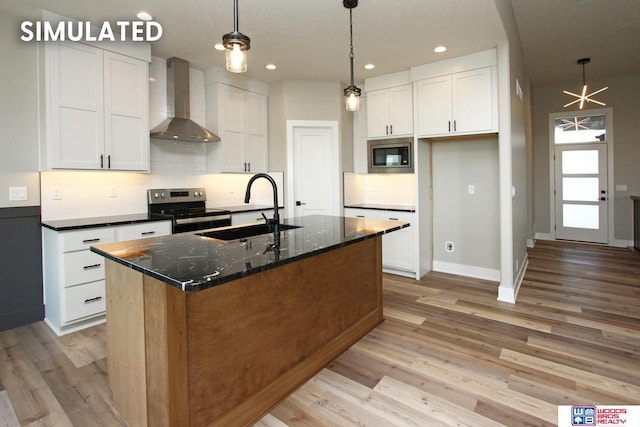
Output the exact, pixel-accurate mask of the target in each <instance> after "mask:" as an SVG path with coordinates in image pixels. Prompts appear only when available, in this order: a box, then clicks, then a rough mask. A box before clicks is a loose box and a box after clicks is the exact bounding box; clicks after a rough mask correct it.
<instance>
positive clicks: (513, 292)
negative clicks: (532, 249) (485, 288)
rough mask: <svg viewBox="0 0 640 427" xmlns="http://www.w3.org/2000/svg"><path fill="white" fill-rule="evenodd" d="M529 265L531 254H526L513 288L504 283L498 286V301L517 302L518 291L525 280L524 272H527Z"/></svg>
mask: <svg viewBox="0 0 640 427" xmlns="http://www.w3.org/2000/svg"><path fill="white" fill-rule="evenodd" d="M528 266H529V255H528V254H525V256H524V262H523V263H522V266H521V267H520V270H519V271H518V275H517V276H516V280H515V283H514V285H513V288H509V287H506V286H503V285H502V284H501V285H500V286H498V301H502V302H509V303H511V304H515V303H516V298H517V297H518V292H519V291H520V285H522V281H523V280H524V274H525V273H526V272H527V267H528Z"/></svg>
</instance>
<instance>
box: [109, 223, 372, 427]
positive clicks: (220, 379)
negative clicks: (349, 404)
mask: <svg viewBox="0 0 640 427" xmlns="http://www.w3.org/2000/svg"><path fill="white" fill-rule="evenodd" d="M381 242H382V237H381V236H380V235H378V236H375V237H373V238H370V239H366V240H362V241H359V242H356V243H353V244H349V245H346V246H343V247H339V248H337V249H335V250H331V251H328V252H323V253H321V254H319V255H315V256H310V257H307V258H303V259H301V260H299V261H295V262H291V263H289V264H285V265H281V266H279V267H276V268H273V269H270V270H267V271H264V272H260V273H256V274H253V275H250V276H246V277H243V278H240V279H238V280H235V281H231V282H227V283H224V284H221V285H218V286H214V287H211V288H208V289H204V290H202V291H198V292H183V291H181V290H180V289H178V288H175V287H173V286H170V285H168V284H166V283H164V282H161V281H160V280H158V279H155V278H153V277H151V276H147V275H144V274H143V273H141V272H139V271H136V270H133V269H131V268H129V267H126V266H124V265H122V264H119V263H117V262H115V261H112V260H107V271H106V280H107V284H106V296H107V339H108V341H107V345H108V370H109V371H108V374H109V385H110V387H111V390H112V392H113V410H114V412H116V413H117V414H118V416H119V417H120V418H121V419H122V420H123V421H124V422H125V423H126V424H127V425H128V426H130V427H138V426H154V427H156V426H218V425H220V426H244V425H251V424H252V423H255V422H257V421H258V420H260V418H261V417H263V416H264V415H265V414H266V413H268V412H269V410H270V409H271V408H273V407H274V406H275V405H277V404H278V403H279V402H280V401H282V400H283V399H284V398H286V397H287V396H288V395H289V394H291V393H292V392H293V391H295V390H296V389H297V388H298V387H300V386H301V385H302V384H304V383H305V382H306V381H307V380H309V379H310V378H311V377H313V375H315V374H316V373H317V372H319V371H320V370H321V369H322V368H323V367H325V366H326V365H327V364H328V363H329V362H331V360H333V359H334V358H335V357H337V356H338V355H340V354H341V353H342V352H343V351H345V350H346V349H347V348H349V347H350V346H351V345H352V344H353V343H355V342H356V341H357V340H358V339H360V338H361V337H362V336H364V335H365V334H366V333H367V332H369V331H370V330H371V329H373V328H374V327H375V326H376V325H378V324H379V323H380V322H381V321H382V320H383V316H382V249H381V248H382V246H381Z"/></svg>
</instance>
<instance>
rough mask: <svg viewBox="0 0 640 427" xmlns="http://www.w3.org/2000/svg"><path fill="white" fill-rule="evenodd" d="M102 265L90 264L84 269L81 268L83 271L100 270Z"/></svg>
mask: <svg viewBox="0 0 640 427" xmlns="http://www.w3.org/2000/svg"><path fill="white" fill-rule="evenodd" d="M101 265H102V264H91V265H85V266H84V267H82V269H83V270H91V269H93V268H100V266H101Z"/></svg>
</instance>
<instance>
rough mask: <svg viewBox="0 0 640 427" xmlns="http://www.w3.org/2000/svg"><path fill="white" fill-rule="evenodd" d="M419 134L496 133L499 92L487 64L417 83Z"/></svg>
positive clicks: (423, 135)
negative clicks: (483, 66)
mask: <svg viewBox="0 0 640 427" xmlns="http://www.w3.org/2000/svg"><path fill="white" fill-rule="evenodd" d="M416 85H417V93H418V95H417V96H418V100H417V105H418V107H417V108H418V136H419V137H433V136H449V135H469V134H479V133H490V132H497V129H498V120H497V117H498V115H497V93H496V92H497V91H496V89H495V82H494V76H493V75H492V68H491V67H485V68H479V69H475V70H470V71H464V72H460V73H454V74H448V75H443V76H438V77H433V78H429V79H425V80H420V81H417V82H416Z"/></svg>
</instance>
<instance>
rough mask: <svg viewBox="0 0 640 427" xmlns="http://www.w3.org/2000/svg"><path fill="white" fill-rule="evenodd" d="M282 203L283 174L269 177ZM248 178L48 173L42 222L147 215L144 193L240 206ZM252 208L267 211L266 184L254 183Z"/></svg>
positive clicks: (44, 181)
mask: <svg viewBox="0 0 640 427" xmlns="http://www.w3.org/2000/svg"><path fill="white" fill-rule="evenodd" d="M270 175H271V176H272V177H273V178H274V180H275V181H276V184H277V186H278V200H279V201H280V204H282V201H284V197H283V188H284V187H283V185H284V183H283V182H284V174H283V173H282V172H270ZM251 176H253V175H251V174H184V173H175V174H169V173H150V174H145V173H135V172H112V171H109V172H105V171H50V172H42V173H41V174H40V191H41V207H42V220H43V221H51V220H58V219H74V218H88V217H96V216H111V215H125V214H134V213H145V212H147V190H148V189H149V188H177V187H204V188H205V189H206V191H207V207H210V208H215V207H223V206H234V205H242V204H244V192H245V189H246V186H247V182H248V181H249V179H250V178H251ZM251 195H252V197H251V203H252V204H264V205H271V204H272V203H273V194H272V190H271V185H270V184H269V183H268V182H267V180H264V179H261V180H258V181H256V182H255V184H254V186H253V188H252V191H251Z"/></svg>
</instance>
